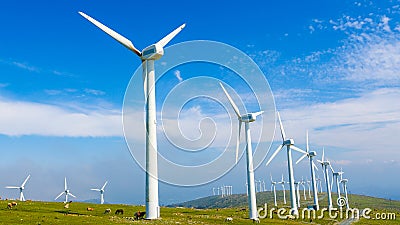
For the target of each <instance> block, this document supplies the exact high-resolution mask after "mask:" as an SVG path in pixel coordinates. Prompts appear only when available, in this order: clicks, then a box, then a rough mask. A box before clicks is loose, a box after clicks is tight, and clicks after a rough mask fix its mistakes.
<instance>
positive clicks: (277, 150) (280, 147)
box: [265, 145, 284, 166]
mask: <svg viewBox="0 0 400 225" xmlns="http://www.w3.org/2000/svg"><path fill="white" fill-rule="evenodd" d="M283 146H284V145H279V146H278V148H277V149H276V150H275V152H274V154H272V156H271V158H269V160H268V162H267V163H266V164H265V165H266V166H268V165H269V163H270V162H271V161H272V159H274V158H275V156H276V155H277V154H278V153H279V151H280V150H281V149H282V148H283Z"/></svg>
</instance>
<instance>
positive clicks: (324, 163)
mask: <svg viewBox="0 0 400 225" xmlns="http://www.w3.org/2000/svg"><path fill="white" fill-rule="evenodd" d="M324 155H325V150H324V149H322V157H321V160H317V161H318V162H319V163H321V166H322V169H323V171H324V175H325V183H326V193H327V194H328V210H331V209H332V208H333V206H332V193H331V184H330V181H329V173H328V166H330V164H331V163H330V162H329V161H328V160H326V159H325V158H324Z"/></svg>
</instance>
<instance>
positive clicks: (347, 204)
mask: <svg viewBox="0 0 400 225" xmlns="http://www.w3.org/2000/svg"><path fill="white" fill-rule="evenodd" d="M348 181H349V180H348V179H342V180H341V181H340V183H342V185H343V192H344V195H345V197H346V208H347V209H349V208H350V206H349V198H348V196H347V182H348Z"/></svg>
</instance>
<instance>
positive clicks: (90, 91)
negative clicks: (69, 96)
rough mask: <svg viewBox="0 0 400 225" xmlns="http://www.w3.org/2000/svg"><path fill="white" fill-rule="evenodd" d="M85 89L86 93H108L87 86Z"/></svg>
mask: <svg viewBox="0 0 400 225" xmlns="http://www.w3.org/2000/svg"><path fill="white" fill-rule="evenodd" d="M84 91H85V92H86V93H88V94H92V95H105V94H106V93H105V92H104V91H101V90H95V89H90V88H85V90H84Z"/></svg>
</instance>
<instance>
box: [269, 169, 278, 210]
mask: <svg viewBox="0 0 400 225" xmlns="http://www.w3.org/2000/svg"><path fill="white" fill-rule="evenodd" d="M270 176H271V191H272V190H273V191H274V205H275V206H277V204H276V190H275V186H276V184H277V182H276V181H273V180H272V174H270Z"/></svg>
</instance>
